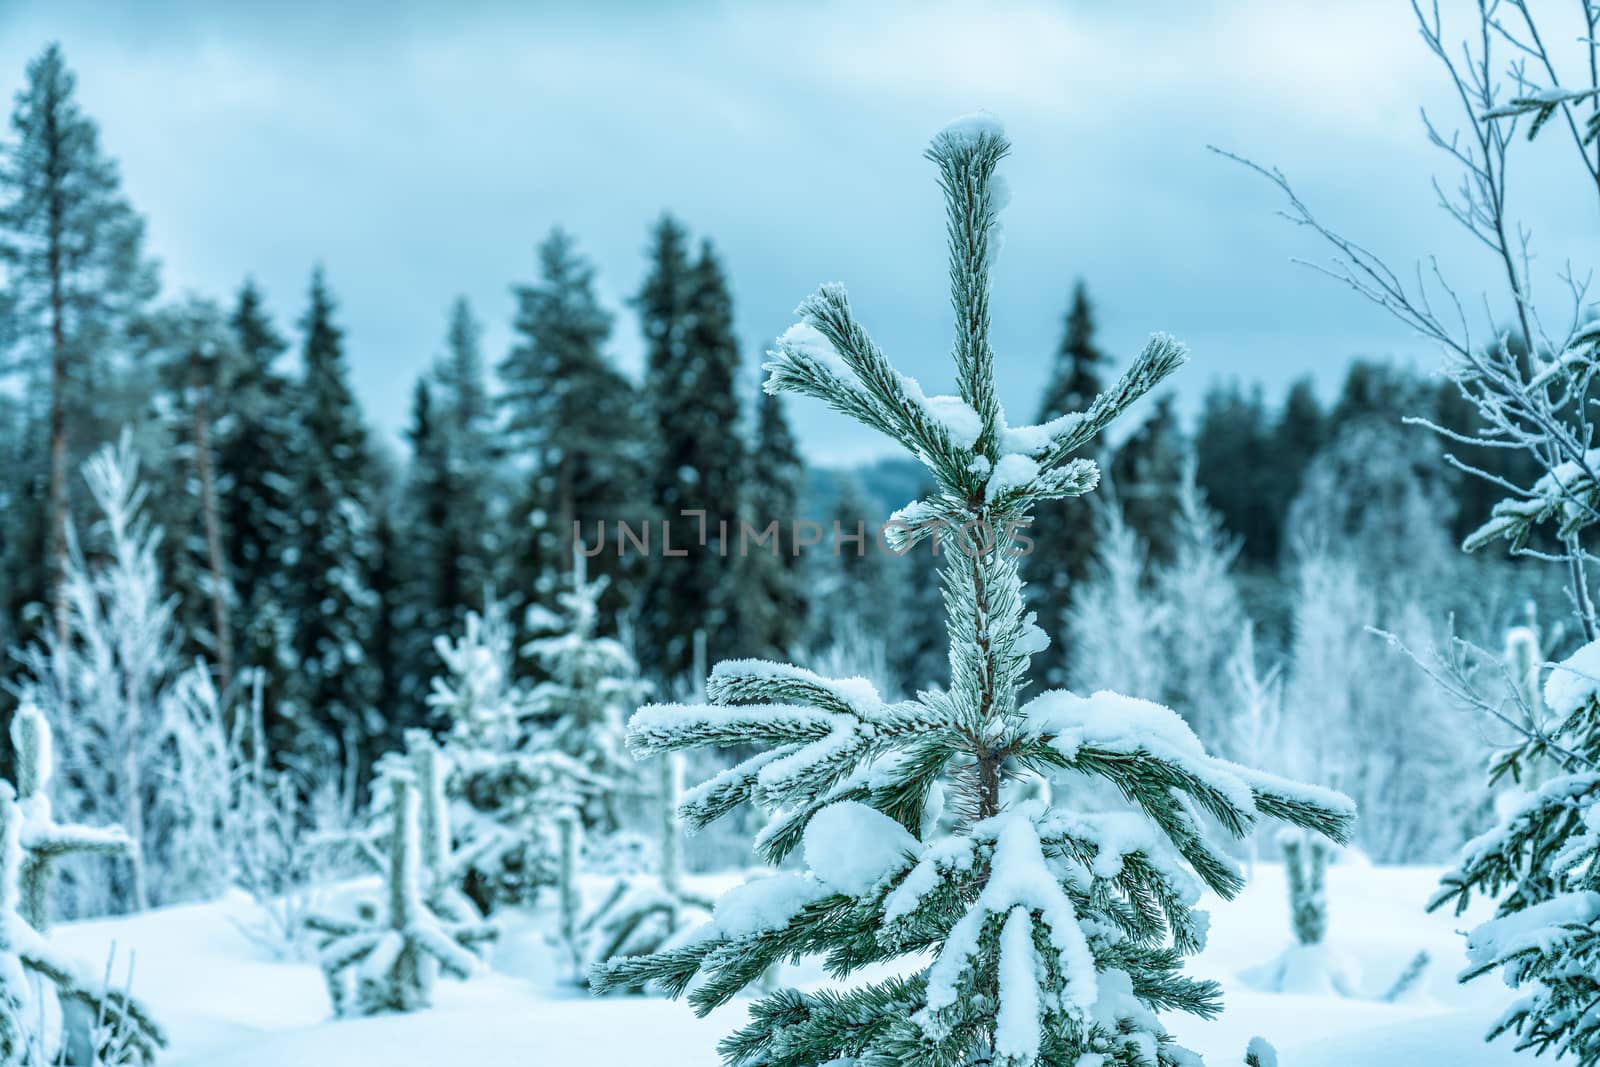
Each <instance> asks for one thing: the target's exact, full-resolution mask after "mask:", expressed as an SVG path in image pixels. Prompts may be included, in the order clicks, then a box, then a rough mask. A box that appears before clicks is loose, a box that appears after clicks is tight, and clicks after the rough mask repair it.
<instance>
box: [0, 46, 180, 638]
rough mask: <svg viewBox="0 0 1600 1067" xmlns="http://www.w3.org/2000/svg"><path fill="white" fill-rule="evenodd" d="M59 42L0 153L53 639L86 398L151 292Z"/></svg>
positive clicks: (2, 209)
mask: <svg viewBox="0 0 1600 1067" xmlns="http://www.w3.org/2000/svg"><path fill="white" fill-rule="evenodd" d="M76 86H77V79H76V78H75V77H74V76H73V74H72V72H71V71H69V70H68V69H67V64H66V59H65V57H64V56H63V55H62V52H61V46H60V45H58V44H51V45H48V46H47V47H46V48H45V50H44V51H43V52H41V53H40V54H39V55H38V56H37V57H36V58H35V59H33V61H32V62H30V63H29V64H28V69H27V84H26V85H25V86H24V87H23V88H22V90H21V91H20V92H18V93H17V96H16V102H15V104H14V106H13V108H12V111H11V132H12V135H13V138H14V139H13V140H12V141H11V143H10V144H8V145H6V146H5V150H4V153H3V155H0V263H3V265H4V268H5V285H4V290H5V293H6V296H5V307H4V308H3V309H0V311H3V313H4V315H3V317H5V318H7V319H8V320H9V323H8V326H7V327H6V328H5V329H4V330H0V339H4V340H7V341H9V342H11V345H10V347H11V348H12V353H11V354H12V356H13V357H14V359H13V362H20V363H22V364H23V365H25V366H27V367H30V368H44V369H45V374H46V377H47V379H48V382H49V386H48V396H49V439H50V497H49V502H50V504H49V515H50V520H49V522H50V554H49V558H50V561H51V568H52V578H51V583H50V602H51V609H52V617H53V620H54V626H55V631H56V635H57V637H58V639H63V640H64V639H65V637H66V631H67V620H68V610H67V603H66V600H65V598H64V596H63V593H62V585H61V581H62V576H63V575H64V574H65V572H66V567H67V537H66V529H67V513H68V484H69V481H70V476H71V472H72V470H73V469H74V467H75V465H76V462H77V460H78V458H79V457H80V456H81V454H82V453H84V452H86V451H87V450H88V449H89V448H91V447H93V446H94V445H95V444H98V441H96V440H95V439H94V435H96V433H97V431H98V430H100V429H103V427H101V426H100V425H99V422H98V421H97V420H96V419H94V418H92V417H91V416H92V414H93V412H94V408H93V405H92V403H91V398H92V396H93V394H94V392H95V390H96V388H97V387H99V386H101V385H103V384H104V382H105V378H106V369H107V361H108V359H109V357H110V356H111V355H112V354H114V353H115V352H117V351H118V350H125V348H126V346H127V333H128V330H129V328H130V326H131V325H133V323H134V322H135V320H136V319H137V317H138V316H139V314H140V313H141V312H142V310H143V309H144V307H145V305H146V304H147V303H148V302H149V301H150V299H151V298H152V297H154V296H155V293H156V284H157V283H156V270H155V265H154V263H153V262H152V261H150V260H149V259H147V258H146V257H145V254H144V222H143V220H141V219H140V218H139V216H138V215H137V214H135V213H134V211H133V209H132V208H131V207H129V206H128V202H127V201H126V200H125V199H124V198H123V195H122V185H121V180H120V178H119V177H118V175H117V167H116V164H115V163H114V162H112V160H111V159H110V158H109V157H108V156H106V155H105V154H104V153H103V152H102V150H101V148H100V137H99V132H98V130H97V129H96V127H95V124H94V122H93V120H91V119H90V118H89V117H88V116H86V115H85V114H83V112H82V111H81V110H80V109H79V107H78V102H77V97H76Z"/></svg>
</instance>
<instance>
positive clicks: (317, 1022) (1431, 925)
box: [54, 863, 1522, 1067]
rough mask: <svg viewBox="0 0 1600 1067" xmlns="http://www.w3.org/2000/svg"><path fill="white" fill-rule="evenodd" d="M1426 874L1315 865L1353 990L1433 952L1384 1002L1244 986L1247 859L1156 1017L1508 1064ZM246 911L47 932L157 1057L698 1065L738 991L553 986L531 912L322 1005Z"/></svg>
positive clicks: (730, 1015) (1372, 991)
mask: <svg viewBox="0 0 1600 1067" xmlns="http://www.w3.org/2000/svg"><path fill="white" fill-rule="evenodd" d="M1438 873H1439V872H1438V871H1437V870H1436V869H1432V868H1418V867H1371V866H1366V865H1364V864H1350V863H1346V864H1339V865H1336V866H1334V867H1333V868H1331V869H1330V870H1329V872H1328V897H1329V911H1330V924H1329V949H1330V951H1331V952H1334V953H1337V954H1340V955H1342V956H1343V957H1344V958H1345V959H1346V961H1347V962H1348V963H1349V964H1351V965H1352V966H1353V967H1354V968H1355V969H1358V970H1359V972H1360V982H1359V989H1360V992H1361V993H1362V994H1363V995H1364V996H1365V997H1368V998H1375V997H1376V996H1377V995H1379V994H1381V993H1382V992H1383V991H1384V990H1385V989H1387V988H1388V987H1389V986H1390V985H1391V984H1392V983H1393V981H1394V979H1395V977H1396V976H1397V975H1398V974H1399V973H1400V972H1401V970H1403V969H1404V967H1405V965H1406V963H1407V962H1408V961H1409V960H1410V959H1411V958H1412V957H1413V956H1414V955H1415V954H1416V953H1417V951H1418V950H1426V951H1427V952H1428V953H1429V954H1430V955H1431V956H1432V958H1433V963H1432V965H1431V966H1430V967H1429V969H1428V972H1427V974H1426V976H1425V978H1424V980H1423V981H1422V982H1421V983H1420V985H1419V986H1418V988H1417V989H1416V990H1415V991H1414V992H1413V993H1412V994H1411V995H1410V996H1408V997H1406V998H1405V999H1403V1000H1402V1001H1401V1002H1400V1003H1395V1004H1385V1003H1380V1002H1378V1001H1377V1000H1375V999H1346V998H1341V997H1337V996H1334V995H1331V994H1330V995H1304V994H1301V995H1291V994H1266V993H1258V992H1252V991H1251V990H1250V989H1249V988H1247V986H1246V985H1245V983H1244V982H1243V981H1242V980H1241V978H1240V974H1241V972H1246V971H1248V970H1249V969H1250V968H1251V967H1254V966H1256V965H1259V964H1262V963H1264V962H1266V961H1268V960H1270V959H1272V958H1273V957H1274V956H1275V955H1276V954H1277V953H1279V952H1280V951H1282V950H1283V949H1284V948H1285V947H1287V946H1288V944H1289V942H1290V940H1291V937H1290V932H1289V919H1288V904H1287V899H1286V895H1285V890H1284V880H1283V871H1282V868H1280V867H1278V866H1276V865H1270V864H1263V865H1260V866H1258V867H1257V869H1256V873H1255V876H1254V878H1253V879H1252V880H1251V883H1250V885H1249V887H1248V888H1247V889H1246V890H1245V891H1244V893H1242V894H1241V895H1240V897H1239V898H1238V899H1237V900H1235V901H1233V902H1231V903H1220V902H1218V901H1215V900H1211V901H1208V902H1207V905H1206V906H1207V907H1209V909H1210V910H1211V915H1212V923H1211V938H1210V947H1209V948H1208V949H1207V950H1206V952H1205V953H1204V954H1202V955H1201V956H1200V957H1199V958H1198V959H1197V960H1196V961H1195V962H1194V966H1193V972H1194V973H1196V974H1198V975H1203V976H1207V977H1213V978H1216V979H1218V980H1220V981H1221V982H1222V983H1223V986H1224V988H1225V990H1226V1008H1225V1010H1224V1012H1223V1014H1222V1016H1221V1018H1219V1019H1217V1020H1214V1021H1211V1022H1206V1021H1203V1020H1195V1019H1189V1018H1185V1017H1182V1016H1168V1021H1169V1025H1171V1026H1172V1027H1173V1028H1174V1029H1175V1031H1176V1032H1177V1033H1178V1035H1179V1037H1180V1038H1181V1039H1182V1040H1183V1041H1184V1042H1185V1043H1186V1044H1188V1045H1189V1046H1190V1047H1191V1048H1194V1049H1196V1050H1198V1051H1200V1052H1203V1053H1205V1054H1206V1056H1207V1057H1208V1059H1210V1061H1211V1062H1212V1063H1213V1064H1232V1063H1238V1062H1241V1059H1242V1054H1243V1050H1244V1046H1245V1043H1246V1041H1247V1040H1248V1039H1249V1038H1250V1037H1251V1036H1252V1035H1256V1034H1260V1035H1262V1036H1264V1037H1266V1038H1267V1039H1268V1040H1270V1041H1272V1042H1273V1043H1274V1044H1275V1045H1276V1046H1277V1047H1278V1050H1279V1052H1280V1054H1281V1056H1282V1062H1283V1063H1284V1064H1285V1067H1323V1065H1326V1067H1335V1065H1338V1067H1348V1065H1350V1064H1357V1063H1368V1062H1404V1063H1406V1064H1407V1067H1432V1065H1436V1064H1437V1065H1440V1067H1443V1065H1446V1064H1448V1065H1450V1067H1474V1065H1491V1064H1494V1065H1498V1064H1508V1065H1509V1064H1512V1063H1516V1062H1520V1061H1521V1059H1522V1058H1521V1057H1515V1056H1513V1055H1512V1053H1511V1051H1510V1049H1509V1046H1508V1045H1507V1043H1505V1042H1504V1041H1501V1042H1498V1043H1497V1044H1496V1045H1494V1046H1486V1045H1484V1044H1483V1042H1482V1034H1483V1031H1484V1030H1485V1028H1486V1027H1487V1025H1488V1022H1489V1021H1490V1020H1492V1019H1493V1018H1494V1017H1495V1016H1496V1015H1497V1014H1498V1013H1499V1011H1500V1010H1501V1008H1502V1007H1503V1005H1504V1004H1505V1003H1506V1001H1507V1000H1508V999H1509V998H1510V995H1511V994H1510V993H1509V991H1507V990H1505V989H1504V988H1502V987H1501V986H1500V985H1499V984H1498V983H1497V982H1496V981H1495V980H1493V979H1484V980H1480V981H1479V982H1477V983H1474V984H1473V985H1471V986H1466V987H1462V986H1458V985H1457V984H1456V983H1455V980H1454V979H1455V973H1456V971H1457V970H1459V968H1460V966H1461V961H1462V939H1461V938H1460V937H1459V936H1458V935H1457V933H1456V931H1457V930H1458V929H1461V928H1464V927H1465V926H1466V925H1467V923H1466V922H1465V921H1462V920H1456V919H1455V918H1454V917H1452V916H1449V915H1424V914H1423V913H1422V904H1423V902H1424V901H1425V900H1426V899H1427V897H1428V895H1429V894H1430V893H1431V892H1432V890H1433V887H1434V885H1435V881H1436V879H1437V877H1438ZM733 880H734V879H730V878H715V879H701V880H700V881H701V886H700V888H701V889H702V890H704V891H705V892H708V893H715V892H718V891H720V890H721V889H723V888H726V887H727V886H728V885H729V884H731V883H732V881H733ZM591 888H593V889H600V888H601V887H600V886H593V887H591ZM252 910H253V905H251V904H250V902H249V901H248V900H247V899H246V898H244V897H242V896H237V895H236V896H233V897H229V898H227V899H225V900H223V901H219V902H217V903H213V904H204V905H195V906H188V907H181V908H171V909H167V910H163V911H156V912H150V913H146V914H143V915H139V916H136V917H133V918H125V919H112V920H102V921H97V922H87V923H79V924H74V925H69V926H63V927H61V928H59V929H58V930H57V931H56V932H55V934H54V937H55V939H56V941H57V942H58V944H59V945H60V946H61V947H62V948H63V949H66V950H69V951H71V952H73V953H76V954H78V955H80V956H82V957H83V958H84V959H85V961H93V962H96V963H98V962H99V961H103V960H104V959H105V958H106V954H107V951H108V949H110V947H111V946H112V944H113V943H115V945H116V948H117V958H118V961H119V964H118V973H119V974H120V973H121V967H122V964H123V963H125V962H126V957H127V954H128V953H129V952H132V953H134V954H135V974H134V990H135V992H136V993H137V994H139V995H141V996H142V997H143V998H144V999H145V1000H146V1001H147V1002H148V1003H149V1004H150V1006H151V1007H152V1008H153V1009H154V1010H155V1011H156V1013H157V1014H158V1017H159V1018H160V1019H161V1020H162V1021H163V1022H164V1023H165V1024H166V1025H167V1027H168V1029H169V1031H170V1034H171V1037H172V1046H171V1048H170V1049H169V1050H168V1053H167V1055H166V1057H165V1058H164V1061H163V1062H164V1063H165V1064H167V1065H169V1067H202V1065H203V1067H279V1065H281V1064H285V1063H293V1064H306V1065H308V1067H371V1065H373V1064H383V1065H384V1067H437V1065H438V1064H441V1063H485V1062H501V1061H504V1062H526V1063H540V1064H551V1065H556V1067H567V1065H582V1067H635V1065H637V1064H639V1063H650V1064H651V1065H652V1067H679V1065H683V1067H688V1065H691V1064H692V1065H694V1067H705V1065H707V1064H713V1063H716V1062H718V1060H717V1056H716V1043H717V1039H718V1038H719V1037H720V1036H721V1035H722V1034H724V1033H726V1032H728V1031H729V1030H731V1029H733V1028H734V1027H735V1026H737V1025H738V1024H739V1023H740V1022H741V1021H742V1018H743V1013H744V1007H743V1005H742V1004H741V1003H740V1002H734V1003H733V1004H730V1005H728V1006H727V1007H725V1008H723V1009H721V1010H720V1011H718V1012H715V1013H713V1014H712V1015H711V1016H710V1017H709V1018H707V1019H696V1018H695V1017H694V1015H693V1013H691V1012H690V1010H689V1009H688V1007H687V1006H685V1005H684V1004H682V1003H678V1002H673V1001H666V1000H658V999H644V998H636V997H631V998H607V999H599V1000H595V999H590V998H589V997H588V996H587V995H586V994H583V993H581V992H580V991H578V990H576V989H573V988H570V987H563V986H562V985H561V984H560V983H559V981H553V980H552V979H551V978H550V977H549V974H550V968H551V967H552V965H553V964H552V957H551V956H550V954H549V950H548V948H547V946H546V945H545V944H544V943H543V934H542V932H541V931H540V930H539V929H538V928H537V926H535V925H534V924H533V923H531V922H530V923H527V924H523V925H518V926H513V927H512V928H511V929H509V930H508V931H507V932H506V936H505V937H504V938H503V940H502V943H501V944H500V945H499V946H498V948H497V950H496V955H495V960H494V963H495V973H493V974H490V975H486V976H484V977H481V978H478V979H475V980H473V981H472V982H470V983H465V984H463V983H457V982H449V981H447V982H443V983H441V985H440V987H439V990H438V996H437V1003H436V1006H435V1007H434V1009H433V1010H431V1011H428V1012H424V1013H419V1014H416V1015H410V1016H391V1017H384V1018H375V1019H359V1020H338V1021H335V1020H332V1019H331V1018H330V1017H329V1009H328V1003H327V999H326V996H325V995H324V992H323V986H322V979H321V976H320V975H319V974H318V972H317V970H316V968H315V967H314V966H312V965H310V964H305V963H284V962H278V961H275V960H273V959H272V958H271V956H270V954H269V953H267V952H266V951H264V950H263V949H261V948H259V947H257V946H256V945H255V944H254V943H253V942H252V941H251V940H250V939H249V938H247V937H246V936H245V935H244V934H243V933H242V932H241V930H240V928H239V925H238V924H239V922H240V921H241V920H248V917H249V915H250V914H251V912H252ZM1479 915H1481V913H1479V914H1475V915H1469V916H1467V917H1466V918H1467V919H1471V918H1476V917H1479ZM784 978H785V980H786V981H788V982H790V983H793V984H799V985H815V984H820V982H821V974H820V971H819V970H817V969H807V968H804V967H801V968H795V969H793V970H792V971H791V972H790V973H788V974H786V975H784ZM1379 1053H1382V1054H1384V1055H1383V1056H1381V1057H1380V1056H1379Z"/></svg>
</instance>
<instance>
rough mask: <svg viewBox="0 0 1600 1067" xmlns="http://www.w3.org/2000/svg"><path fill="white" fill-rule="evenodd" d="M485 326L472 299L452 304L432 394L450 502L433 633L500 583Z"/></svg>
mask: <svg viewBox="0 0 1600 1067" xmlns="http://www.w3.org/2000/svg"><path fill="white" fill-rule="evenodd" d="M481 334H482V328H481V327H480V326H479V325H478V322H477V320H476V319H475V318H473V315H472V307H471V305H469V304H468V303H467V301H466V299H465V298H461V299H458V300H456V302H455V303H454V304H452V305H451V307H450V319H449V325H448V327H447V329H446V331H445V351H444V355H443V356H442V357H441V358H440V359H439V360H438V362H437V363H436V364H435V365H434V369H433V383H434V384H433V391H432V399H433V405H434V413H435V418H436V428H435V429H436V434H437V437H438V445H439V447H438V457H437V459H438V460H439V461H440V462H442V470H441V471H440V472H439V475H438V476H437V477H438V483H439V484H438V488H439V489H440V490H442V491H443V492H444V494H445V500H444V501H443V507H442V508H440V510H439V514H438V517H437V519H436V521H435V522H434V523H433V524H432V530H431V531H430V532H431V533H432V535H433V539H434V544H435V546H436V548H437V556H438V558H437V560H436V565H435V569H434V571H433V573H432V574H431V575H430V577H431V579H432V582H433V592H432V604H433V608H434V611H435V612H436V617H435V618H434V620H432V622H431V624H430V625H431V627H432V628H431V630H430V632H431V633H443V632H444V631H446V630H454V629H456V627H457V626H458V625H459V624H460V623H461V621H462V620H464V619H465V618H466V613H467V612H468V611H482V610H483V605H484V597H485V595H486V593H487V592H488V590H489V589H490V588H491V587H492V586H493V585H494V580H495V565H494V560H495V556H496V550H497V548H498V547H499V546H498V544H497V543H496V541H495V538H494V531H495V523H494V521H493V515H492V506H493V501H494V495H495V493H494V480H495V442H494V434H493V425H492V419H493V410H492V404H491V402H490V399H489V389H488V384H487V383H486V381H485V380H484V367H483V353H482V348H481V345H480V342H479V338H480V336H481Z"/></svg>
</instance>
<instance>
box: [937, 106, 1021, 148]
mask: <svg viewBox="0 0 1600 1067" xmlns="http://www.w3.org/2000/svg"><path fill="white" fill-rule="evenodd" d="M1005 135H1006V129H1005V126H1003V125H1002V124H1001V122H1000V120H999V119H997V118H995V117H994V116H993V115H991V114H989V113H988V112H987V111H981V110H980V111H974V112H973V113H972V114H970V115H962V116H961V117H960V118H956V119H951V120H950V121H949V122H947V123H945V125H944V128H943V129H941V130H940V131H939V132H938V133H936V134H934V136H933V143H934V144H935V145H937V144H940V143H945V144H950V145H962V146H965V145H973V144H977V143H978V142H979V141H981V140H983V139H984V138H985V137H991V138H999V139H1004V138H1005Z"/></svg>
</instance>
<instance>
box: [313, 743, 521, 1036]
mask: <svg viewBox="0 0 1600 1067" xmlns="http://www.w3.org/2000/svg"><path fill="white" fill-rule="evenodd" d="M386 777H387V787H388V790H389V801H388V812H389V815H390V831H389V836H388V841H387V854H386V856H385V860H386V869H385V871H384V886H383V899H382V901H381V902H380V903H379V904H378V905H377V906H376V907H372V906H366V907H364V908H363V909H362V912H361V914H360V915H358V916H357V917H356V918H355V919H344V918H336V917H332V916H325V915H316V916H312V917H311V918H310V919H308V920H307V926H308V927H309V928H310V929H311V930H312V931H313V932H314V933H317V934H320V935H322V938H323V940H322V944H321V961H322V972H323V976H324V978H325V979H326V981H327V984H328V997H329V999H330V1000H331V1001H332V1003H333V1009H334V1012H335V1014H338V1015H347V1014H354V1015H378V1014H383V1013H385V1012H406V1011H417V1010H419V1009H422V1008H426V1007H428V1005H429V1004H430V1003H432V997H433V984H434V979H435V977H436V975H437V973H438V972H441V971H442V972H443V973H444V974H447V975H450V976H452V977H455V978H468V977H470V976H471V975H472V974H473V973H474V972H475V971H476V970H477V967H478V958H477V956H476V955H474V949H475V948H476V947H477V946H479V945H481V944H482V943H484V942H485V941H488V940H491V939H493V937H494V928H493V927H490V926H487V925H485V924H483V923H479V922H459V921H454V920H451V919H448V918H445V917H443V916H441V915H438V914H437V913H436V912H435V911H434V910H433V908H431V907H430V906H429V904H428V901H427V899H426V898H427V890H426V881H427V879H426V877H425V874H424V864H425V862H426V861H425V858H424V855H423V843H422V831H421V829H420V822H421V819H420V816H419V814H418V807H419V803H418V791H417V786H416V783H415V782H414V781H413V779H412V778H411V776H410V775H408V774H405V773H401V772H391V773H390V774H388V775H387V776H386Z"/></svg>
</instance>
